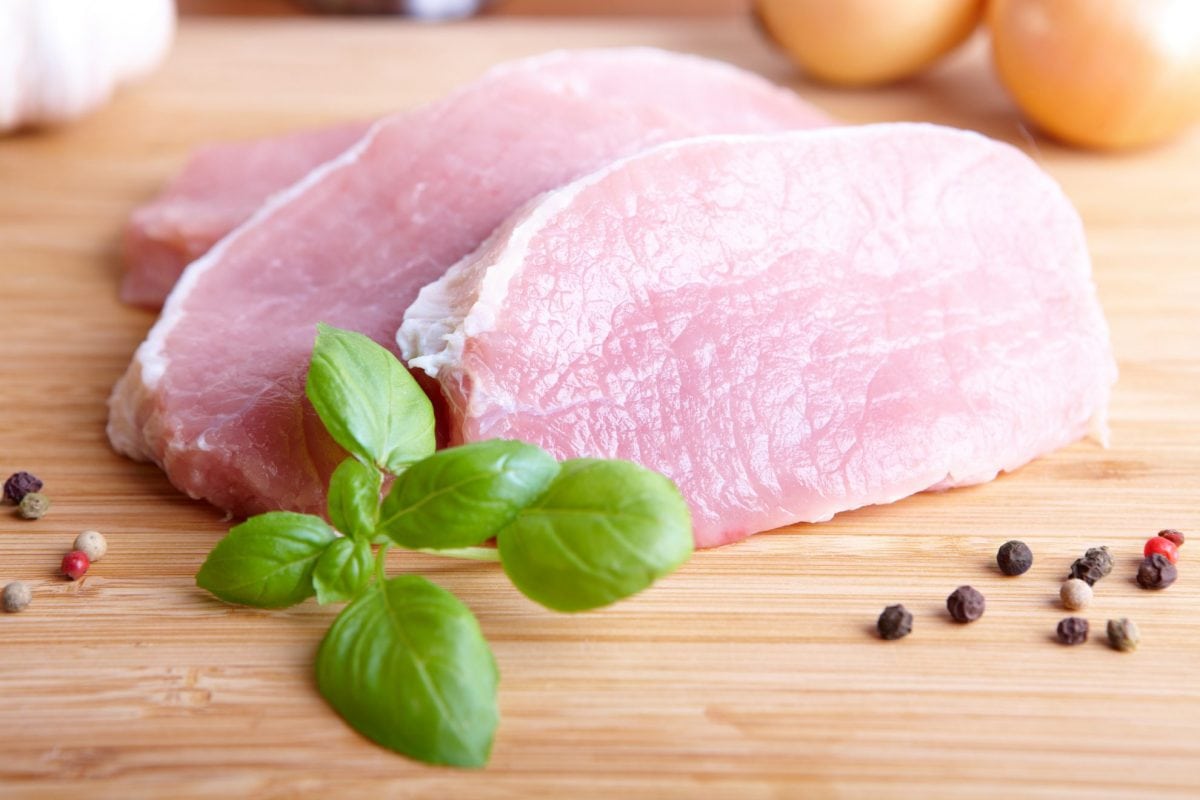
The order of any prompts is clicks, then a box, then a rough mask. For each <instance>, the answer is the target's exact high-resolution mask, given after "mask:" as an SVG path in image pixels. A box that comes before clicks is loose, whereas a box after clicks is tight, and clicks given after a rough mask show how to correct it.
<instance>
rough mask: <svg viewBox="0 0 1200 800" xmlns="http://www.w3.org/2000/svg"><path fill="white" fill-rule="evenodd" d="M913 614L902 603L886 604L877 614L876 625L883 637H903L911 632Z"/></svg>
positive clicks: (889, 638)
mask: <svg viewBox="0 0 1200 800" xmlns="http://www.w3.org/2000/svg"><path fill="white" fill-rule="evenodd" d="M912 624H913V615H912V614H911V613H909V610H908V609H907V608H905V607H904V606H902V605H894V606H888V607H887V608H885V609H884V610H883V613H882V614H880V615H879V621H878V622H877V623H876V627H878V628H879V636H880V637H881V638H883V639H888V640H891V639H903V638H904V637H905V636H908V635H909V634H910V633H912Z"/></svg>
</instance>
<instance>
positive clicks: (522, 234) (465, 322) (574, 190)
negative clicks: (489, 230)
mask: <svg viewBox="0 0 1200 800" xmlns="http://www.w3.org/2000/svg"><path fill="white" fill-rule="evenodd" d="M905 128H908V129H918V130H936V131H938V132H941V133H942V134H946V135H951V136H958V137H961V138H963V139H968V140H974V141H977V142H979V141H982V142H987V143H988V144H989V145H991V146H997V147H1000V148H1006V149H1008V150H1009V151H1011V152H1012V153H1015V154H1017V155H1019V156H1020V158H1022V159H1024V160H1026V161H1028V162H1029V165H1030V166H1031V167H1032V168H1033V173H1032V174H1036V175H1039V176H1041V177H1042V179H1043V181H1044V182H1045V184H1046V185H1047V186H1049V187H1050V189H1051V191H1052V192H1053V193H1055V194H1057V195H1058V196H1059V198H1060V199H1061V200H1062V202H1063V204H1064V206H1065V207H1066V208H1069V209H1071V211H1072V212H1073V213H1074V216H1075V224H1076V227H1077V229H1078V231H1077V235H1078V237H1079V239H1080V241H1081V242H1083V243H1084V244H1083V263H1084V265H1085V266H1086V272H1087V275H1086V278H1087V283H1088V291H1089V293H1090V294H1091V295H1092V298H1093V301H1094V303H1095V307H1096V308H1097V309H1100V308H1101V306H1100V304H1099V299H1098V298H1097V297H1096V294H1097V292H1096V284H1095V281H1094V279H1093V278H1092V267H1091V258H1090V255H1089V254H1088V252H1087V247H1086V238H1085V236H1084V230H1083V222H1082V220H1081V219H1080V218H1079V215H1078V212H1077V211H1076V210H1075V206H1074V204H1073V203H1072V202H1071V200H1070V198H1069V197H1067V195H1066V193H1065V192H1064V191H1063V189H1062V187H1061V186H1060V185H1059V183H1058V182H1057V181H1056V180H1054V178H1053V177H1051V176H1050V175H1049V173H1047V172H1046V171H1045V170H1043V169H1042V168H1041V167H1039V166H1038V165H1037V163H1036V162H1034V161H1033V160H1032V159H1030V158H1029V157H1028V156H1027V155H1026V154H1025V153H1023V152H1021V151H1020V150H1019V149H1017V148H1015V147H1013V146H1012V145H1009V144H1006V143H1004V142H1000V141H997V140H995V139H991V138H990V137H987V136H984V135H982V134H980V133H977V132H975V131H969V130H963V129H959V128H952V127H948V126H943V125H936V124H932V123H924V122H892V123H878V124H874V125H862V126H856V127H853V128H845V127H834V128H817V129H810V130H801V131H786V132H781V133H765V134H713V135H707V136H697V137H693V138H689V139H680V140H676V141H672V142H666V143H664V144H660V145H657V146H655V147H652V148H649V149H647V150H643V151H641V152H639V153H635V154H633V155H630V156H626V157H624V158H621V159H618V160H616V161H614V162H612V163H610V164H608V165H606V166H604V167H602V168H600V169H599V170H597V171H595V172H593V173H591V174H589V175H585V176H584V177H581V178H578V179H577V180H575V181H573V182H571V183H569V184H567V185H565V186H563V187H561V188H559V189H555V190H551V191H549V192H546V193H544V194H543V195H541V196H539V197H537V198H534V199H533V200H531V201H529V202H528V203H527V204H526V205H525V206H523V207H522V208H521V210H519V211H518V212H517V213H515V214H514V215H513V217H511V218H510V221H509V222H507V223H503V224H502V225H501V226H500V227H499V228H497V230H496V231H495V232H494V233H493V234H492V235H491V236H490V237H489V238H488V239H487V240H486V241H485V242H484V243H483V244H482V245H480V246H479V248H477V249H476V250H475V251H474V252H473V253H471V254H470V255H467V256H465V257H464V258H462V259H461V260H459V261H458V262H457V263H456V264H454V266H452V267H450V269H449V270H448V271H447V272H446V274H445V275H444V276H442V277H441V278H440V279H438V280H436V281H434V282H433V283H431V284H428V285H427V286H425V287H424V288H422V289H421V291H420V293H419V294H418V295H417V299H416V300H415V301H414V302H413V304H412V305H411V306H409V308H408V309H407V310H406V311H405V312H404V321H403V323H402V324H401V326H400V329H399V330H397V331H396V344H397V346H398V347H399V349H400V353H401V356H402V357H403V358H404V360H405V361H406V363H407V364H408V365H409V367H411V368H414V369H421V370H422V371H424V372H425V373H426V374H428V375H429V376H430V377H434V378H436V377H438V375H439V373H440V372H442V370H451V371H452V370H453V369H455V368H456V367H457V365H459V364H460V363H461V360H462V353H463V348H464V347H465V345H466V341H467V339H468V338H470V337H473V336H478V335H480V334H483V333H486V332H488V331H491V330H493V329H494V328H495V321H496V315H497V314H498V313H499V311H500V309H501V308H502V307H503V305H504V302H505V299H506V297H507V294H508V287H509V284H510V283H511V282H512V279H513V278H514V277H515V276H516V275H517V273H518V272H519V271H520V269H521V267H522V265H523V263H524V261H525V256H526V254H527V252H528V249H529V245H530V243H531V242H532V240H533V237H534V236H535V235H536V234H537V233H538V232H539V231H541V230H542V229H543V228H544V227H545V226H546V225H547V224H548V223H549V222H551V221H552V220H553V218H554V217H556V216H557V215H558V214H559V213H561V212H562V211H564V210H565V209H566V208H567V207H568V206H569V205H570V204H571V202H572V201H573V200H574V199H575V198H576V197H578V196H579V194H581V193H582V192H583V191H585V190H586V189H588V188H589V187H591V186H594V185H596V184H597V183H600V182H601V181H603V180H604V179H605V178H606V177H607V176H608V175H610V174H612V173H613V172H616V171H618V170H620V169H622V168H624V167H625V166H626V165H627V164H630V163H633V162H636V161H638V160H640V159H643V158H653V157H655V156H656V155H658V154H661V153H664V152H670V151H673V150H678V149H684V148H689V147H701V146H704V145H706V144H718V143H738V142H746V143H763V144H769V143H771V142H774V141H782V140H788V139H792V138H795V137H804V138H809V139H820V138H822V137H853V136H864V137H869V136H876V135H879V131H880V130H882V129H890V130H895V129H905ZM522 217H523V218H522ZM501 235H508V236H509V237H510V238H509V242H508V244H507V245H506V246H505V247H504V248H503V250H501V251H500V252H499V253H498V254H497V255H496V257H495V260H494V261H492V262H491V263H488V261H487V259H486V255H487V253H488V252H489V251H490V250H491V249H493V246H494V244H495V240H496V238H497V237H498V236H501ZM1099 316H1100V319H1099V324H1100V328H1101V329H1102V331H1103V333H1104V336H1105V338H1106V339H1108V338H1109V332H1108V322H1107V320H1106V319H1105V317H1104V315H1103V311H1102V310H1101V311H1100V315H1099ZM1109 360H1110V370H1111V374H1110V376H1109V380H1108V383H1109V386H1110V387H1111V385H1112V384H1114V383H1115V382H1116V366H1115V361H1113V360H1112V355H1111V347H1110V353H1109ZM1110 395H1111V391H1108V392H1106V393H1105V397H1104V398H1102V399H1101V402H1100V403H1099V405H1098V406H1097V408H1096V409H1095V410H1094V411H1093V412H1092V414H1091V416H1090V418H1089V420H1088V421H1087V424H1086V433H1087V435H1088V436H1090V437H1091V438H1093V439H1095V440H1096V441H1097V442H1099V443H1100V444H1101V445H1102V446H1103V447H1108V444H1109V434H1108V424H1107V418H1108V402H1109V399H1110ZM493 399H496V398H493ZM947 477H949V476H947Z"/></svg>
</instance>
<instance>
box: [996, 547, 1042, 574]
mask: <svg viewBox="0 0 1200 800" xmlns="http://www.w3.org/2000/svg"><path fill="white" fill-rule="evenodd" d="M996 563H997V564H998V565H999V566H1000V571H1001V572H1003V573H1004V574H1005V575H1024V574H1025V573H1026V572H1028V571H1029V568H1030V567H1032V566H1033V551H1032V550H1030V549H1029V545H1027V544H1025V543H1024V542H1020V541H1017V540H1016V539H1013V540H1012V541H1011V542H1005V543H1004V544H1002V545H1000V549H999V550H998V551H997V552H996Z"/></svg>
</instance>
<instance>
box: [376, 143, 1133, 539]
mask: <svg viewBox="0 0 1200 800" xmlns="http://www.w3.org/2000/svg"><path fill="white" fill-rule="evenodd" d="M398 341H399V344H400V346H401V350H402V352H403V353H404V355H405V356H406V357H408V358H410V359H411V360H410V362H409V364H410V366H411V367H414V368H420V369H423V370H425V371H426V372H427V373H429V374H430V375H433V376H436V377H437V379H438V381H439V382H440V383H441V385H442V388H443V390H444V393H445V395H446V398H447V400H448V401H449V406H450V410H451V413H452V425H453V436H452V438H453V441H456V442H461V441H475V440H479V439H488V438H491V437H511V438H519V439H524V440H527V441H530V442H534V443H536V444H539V445H541V446H543V447H545V448H547V449H548V450H550V451H551V452H552V453H555V454H556V455H558V456H560V457H567V456H583V455H594V456H606V457H614V456H615V457H621V458H628V459H632V460H634V461H637V462H640V463H642V464H644V465H646V466H648V467H651V468H653V469H656V470H660V471H662V472H664V473H666V474H667V475H669V476H670V477H672V478H674V479H675V481H676V482H677V483H678V484H679V486H680V488H681V490H682V491H683V493H684V496H685V497H686V498H687V499H688V501H689V503H690V505H691V509H692V513H693V521H694V524H695V533H696V542H697V544H698V545H700V546H703V547H709V546H713V545H719V544H723V543H725V542H730V541H734V540H737V539H740V538H743V537H745V536H747V535H749V534H751V533H754V532H755V531H761V530H765V529H768V528H774V527H777V526H780V525H784V524H787V523H792V522H798V521H809V522H815V521H818V520H825V519H828V518H829V517H831V516H832V515H833V514H835V513H837V512H839V511H844V510H847V509H852V508H857V507H859V506H863V505H867V504H870V503H887V502H891V501H894V500H897V499H899V498H902V497H905V496H906V495H910V494H913V493H914V492H919V491H921V490H924V489H930V488H944V487H950V486H958V485H963V484H970V483H978V482H982V481H987V480H990V479H991V478H993V477H994V476H995V475H996V474H997V472H998V471H1000V470H1011V469H1015V468H1016V467H1018V466H1020V465H1021V464H1024V463H1025V462H1027V461H1029V460H1030V459H1032V458H1034V457H1036V456H1038V455H1040V454H1042V453H1045V452H1047V451H1049V450H1053V449H1055V448H1057V447H1060V446H1062V445H1064V444H1066V443H1068V442H1071V441H1073V440H1075V439H1077V438H1079V437H1080V436H1082V435H1084V433H1085V432H1086V431H1087V430H1088V427H1089V422H1090V421H1098V423H1099V425H1100V426H1101V427H1102V426H1103V421H1102V420H1103V414H1104V411H1105V408H1106V406H1107V403H1108V397H1109V390H1110V386H1111V384H1112V382H1113V380H1114V379H1115V375H1116V373H1115V366H1114V363H1113V359H1112V355H1111V353H1110V350H1109V344H1108V334H1107V328H1106V325H1105V321H1104V317H1103V315H1102V313H1101V310H1100V306H1099V304H1098V303H1097V300H1096V295H1095V289H1094V286H1093V284H1092V280H1091V270H1090V265H1089V261H1088V255H1087V250H1086V248H1085V243H1084V238H1083V230H1082V228H1081V225H1080V221H1079V217H1078V216H1077V215H1076V213H1075V211H1074V209H1073V208H1072V206H1071V204H1070V203H1069V202H1068V201H1067V199H1066V198H1065V197H1064V196H1063V194H1062V192H1061V191H1060V190H1059V188H1058V186H1056V185H1055V184H1054V182H1053V181H1052V180H1051V179H1050V178H1048V177H1047V176H1046V175H1045V174H1044V173H1043V172H1042V171H1041V170H1039V169H1038V168H1037V167H1036V166H1035V165H1034V164H1033V163H1032V162H1031V161H1030V160H1029V159H1027V158H1026V157H1025V156H1023V155H1022V154H1021V153H1019V152H1018V151H1016V150H1015V149H1013V148H1011V147H1008V146H1007V145H1003V144H999V143H997V142H993V141H991V140H988V139H985V138H983V137H982V136H978V135H976V134H973V133H966V132H962V131H956V130H952V129H948V128H939V127H936V126H931V125H911V124H891V125H874V126H869V127H861V128H838V129H830V130H827V131H814V132H809V133H792V134H784V135H773V136H741V137H737V136H720V137H708V138H705V139H697V140H692V141H690V142H678V143H673V144H667V145H664V146H662V147H660V148H656V149H654V150H652V151H650V152H646V153H643V154H640V155H636V156H633V157H632V158H629V159H627V160H624V161H621V162H617V163H616V164H614V165H612V166H609V167H606V168H604V169H601V170H600V171H598V172H596V173H595V174H593V175H590V176H588V177H585V178H582V179H580V180H578V181H576V182H575V183H572V184H570V185H568V186H566V187H564V188H562V189H559V190H558V191H556V192H553V193H551V194H549V195H548V196H546V197H545V198H543V199H541V200H539V201H537V202H535V203H531V204H529V205H528V206H527V207H525V208H524V209H523V210H522V211H520V212H519V213H517V214H516V215H515V216H514V217H513V218H512V219H510V220H508V221H507V222H506V223H505V224H504V225H502V226H501V227H500V228H499V229H498V230H497V232H496V233H495V234H494V235H493V236H492V237H491V238H490V239H489V240H488V241H487V242H486V243H485V244H484V245H483V246H482V247H481V248H480V249H479V250H478V251H477V252H476V253H474V254H473V255H471V256H469V257H467V258H466V259H464V260H463V261H461V262H460V263H458V264H457V265H455V266H454V267H453V268H452V269H451V270H450V271H449V272H448V273H447V274H446V276H445V277H444V278H442V279H441V280H440V281H438V282H436V283H434V284H432V285H430V286H428V287H426V288H425V289H424V290H422V292H421V294H420V297H419V298H418V300H417V302H416V303H415V304H414V305H413V306H412V308H410V309H409V310H408V312H407V313H406V314H405V322H404V325H403V327H402V328H401V330H400V333H399V335H398Z"/></svg>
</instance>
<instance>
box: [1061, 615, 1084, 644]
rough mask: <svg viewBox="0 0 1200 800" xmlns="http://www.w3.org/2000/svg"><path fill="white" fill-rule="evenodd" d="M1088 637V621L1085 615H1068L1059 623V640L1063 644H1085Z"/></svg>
mask: <svg viewBox="0 0 1200 800" xmlns="http://www.w3.org/2000/svg"><path fill="white" fill-rule="evenodd" d="M1087 637H1088V621H1087V620H1086V619H1084V618H1083V617H1067V618H1066V619H1064V620H1063V621H1062V622H1060V623H1058V640H1059V641H1060V642H1062V643H1063V644H1083V643H1084V642H1086V641H1087Z"/></svg>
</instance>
